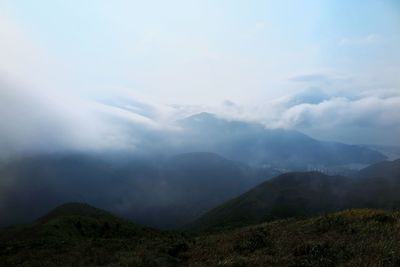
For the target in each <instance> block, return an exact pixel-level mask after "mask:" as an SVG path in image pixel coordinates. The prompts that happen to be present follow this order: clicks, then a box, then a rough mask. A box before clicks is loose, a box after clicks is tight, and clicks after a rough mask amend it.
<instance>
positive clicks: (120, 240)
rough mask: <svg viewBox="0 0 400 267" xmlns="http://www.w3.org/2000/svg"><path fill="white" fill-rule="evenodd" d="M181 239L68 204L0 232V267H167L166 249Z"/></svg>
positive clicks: (177, 236)
mask: <svg viewBox="0 0 400 267" xmlns="http://www.w3.org/2000/svg"><path fill="white" fill-rule="evenodd" d="M179 238H180V235H179V234H178V233H177V234H174V235H173V236H172V235H170V234H169V233H167V232H160V231H156V230H153V229H150V228H146V227H142V226H139V225H137V224H133V223H131V222H129V221H127V220H125V219H121V218H118V217H116V216H114V215H112V214H110V213H108V212H106V211H104V210H100V209H97V208H94V207H92V206H90V205H87V204H83V203H66V204H63V205H61V206H59V207H57V208H55V209H54V210H52V211H50V212H49V213H48V214H46V215H44V216H43V217H41V218H39V219H38V220H36V221H35V222H34V223H31V224H28V225H20V226H14V227H9V228H6V229H3V230H1V231H0V262H1V265H2V266H55V265H62V266H103V265H109V264H110V263H116V262H119V263H120V266H121V265H122V266H132V265H133V266H146V265H148V264H150V265H151V266H154V265H157V266H170V264H171V263H174V261H173V260H174V259H173V258H172V257H171V256H170V255H169V254H168V249H170V248H169V246H172V248H173V246H174V244H175V242H176V240H179ZM164 243H166V244H169V246H167V245H164ZM144 244H146V246H147V247H144ZM148 247H151V249H149V248H148ZM158 250H165V252H159V251H158ZM171 258H172V259H171Z"/></svg>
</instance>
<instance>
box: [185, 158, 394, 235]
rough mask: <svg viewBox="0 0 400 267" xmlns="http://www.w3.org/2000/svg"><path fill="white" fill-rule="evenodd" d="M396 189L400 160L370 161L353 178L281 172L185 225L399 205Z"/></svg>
mask: <svg viewBox="0 0 400 267" xmlns="http://www.w3.org/2000/svg"><path fill="white" fill-rule="evenodd" d="M399 192H400V160H396V161H386V162H382V163H378V164H374V165H371V166H369V167H367V168H365V169H363V170H361V171H360V172H359V173H358V174H357V175H356V177H354V178H351V177H343V176H328V175H324V174H322V173H319V172H294V173H286V174H282V175H280V176H277V177H275V178H272V179H270V180H268V181H266V182H264V183H262V184H260V185H259V186H256V187H255V188H253V189H251V190H250V191H248V192H247V193H245V194H242V195H240V196H239V197H236V198H234V199H232V200H230V201H228V202H226V203H224V204H223V205H220V206H218V207H216V208H214V209H212V210H211V211H209V212H207V213H206V214H205V215H203V216H202V217H200V218H199V219H197V220H196V221H195V222H194V223H192V224H191V225H190V227H191V228H194V229H198V230H204V229H216V228H225V227H237V226H244V225H249V224H255V223H260V222H264V221H272V220H276V219H279V218H289V217H296V216H310V215H318V214H323V213H328V212H334V211H339V210H344V209H353V208H374V209H388V210H393V209H400V194H399Z"/></svg>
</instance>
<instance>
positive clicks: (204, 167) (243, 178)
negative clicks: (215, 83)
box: [0, 153, 275, 228]
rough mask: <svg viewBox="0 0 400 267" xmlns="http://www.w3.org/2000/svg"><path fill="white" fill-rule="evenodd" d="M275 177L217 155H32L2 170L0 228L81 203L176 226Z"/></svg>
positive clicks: (154, 224)
mask: <svg viewBox="0 0 400 267" xmlns="http://www.w3.org/2000/svg"><path fill="white" fill-rule="evenodd" d="M273 174H275V173H273V172H271V171H270V170H268V169H255V168H250V167H248V166H247V165H245V164H242V163H239V162H234V161H231V160H227V159H225V158H222V157H220V156H218V155H216V154H213V153H189V154H181V155H177V156H173V157H168V158H147V159H144V158H136V159H132V160H129V159H124V160H123V161H121V160H117V161H116V162H115V161H110V160H107V159H105V158H102V157H99V156H89V155H76V154H74V155H43V156H35V157H27V158H24V159H20V160H15V161H12V162H9V163H8V164H5V165H3V166H2V167H0V177H2V181H0V183H1V185H2V186H1V201H2V205H1V206H0V225H3V226H4V225H10V224H13V223H16V222H26V221H29V220H32V219H33V218H35V217H37V216H38V215H39V214H43V213H44V212H45V211H47V210H49V209H50V208H51V207H53V206H56V205H60V204H62V203H65V202H69V201H80V202H86V203H92V204H95V205H96V206H98V207H101V208H104V209H107V210H111V211H113V212H114V213H116V214H118V215H121V216H123V217H126V218H129V219H133V220H135V221H136V222H138V223H141V224H144V225H149V226H152V227H158V228H176V227H179V226H181V225H184V224H187V223H188V222H190V221H192V220H194V219H195V218H197V217H198V216H200V215H201V214H202V213H204V212H206V211H207V210H209V209H211V208H212V207H215V206H216V205H219V204H221V203H223V202H224V201H226V200H228V199H230V198H232V197H234V196H237V195H239V194H241V193H243V192H245V191H246V190H248V189H249V188H251V187H252V186H254V185H256V184H258V183H260V182H262V181H264V180H265V179H267V178H268V177H271V176H272V175H273Z"/></svg>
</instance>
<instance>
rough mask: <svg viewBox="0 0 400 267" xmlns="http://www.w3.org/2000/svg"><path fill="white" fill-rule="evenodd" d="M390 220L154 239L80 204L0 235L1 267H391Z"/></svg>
mask: <svg viewBox="0 0 400 267" xmlns="http://www.w3.org/2000/svg"><path fill="white" fill-rule="evenodd" d="M399 218H400V214H399V213H398V212H384V211H379V210H347V211H343V212H339V213H334V214H326V215H323V216H318V217H312V218H307V219H289V220H279V221H275V222H270V223H264V224H259V225H254V226H248V227H243V228H237V229H234V230H224V231H218V232H214V233H212V234H204V233H203V234H201V235H198V234H194V233H191V232H178V231H156V230H153V229H149V228H146V227H141V226H139V225H137V224H134V223H131V222H128V221H126V220H124V219H120V218H118V217H116V216H114V215H112V214H110V213H108V212H106V211H104V210H99V209H97V208H94V207H92V206H89V205H87V204H82V203H67V204H64V205H62V206H60V207H57V208H56V209H54V210H52V211H51V212H49V213H48V214H46V215H44V216H43V217H41V218H39V219H38V220H36V221H35V222H33V223H31V224H27V225H20V226H14V227H10V228H7V229H3V230H0V262H1V266H5V267H7V266H43V267H47V266H78V267H80V266H89V267H92V266H163V267H164V266H167V267H168V266H397V265H398V264H399V263H400V245H399V244H400V242H399V241H400V234H399V231H398V225H399V224H400V219H399Z"/></svg>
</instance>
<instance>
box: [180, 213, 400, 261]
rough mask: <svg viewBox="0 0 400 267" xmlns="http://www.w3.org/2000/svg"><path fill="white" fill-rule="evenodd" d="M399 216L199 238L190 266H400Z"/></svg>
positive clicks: (355, 216)
mask: <svg viewBox="0 0 400 267" xmlns="http://www.w3.org/2000/svg"><path fill="white" fill-rule="evenodd" d="M399 228H400V213H398V212H395V213H392V212H383V211H376V210H348V211H343V212H338V213H334V214H330V215H325V216H319V217H315V218H309V219H288V220H280V221H275V222H270V223H265V224H261V225H257V226H252V227H245V228H239V229H236V230H230V231H225V232H223V233H216V234H213V235H209V236H203V237H200V238H198V240H197V242H196V245H195V246H194V247H193V248H191V249H189V250H188V253H187V254H186V257H188V259H190V260H189V261H188V262H189V266H324V267H325V266H399V264H400V232H399Z"/></svg>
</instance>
